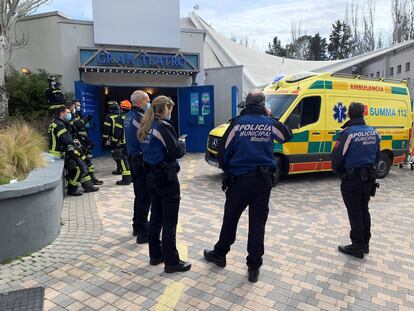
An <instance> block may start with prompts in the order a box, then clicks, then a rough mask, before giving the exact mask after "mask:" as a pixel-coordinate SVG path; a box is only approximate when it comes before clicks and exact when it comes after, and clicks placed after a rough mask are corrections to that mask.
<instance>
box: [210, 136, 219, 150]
mask: <svg viewBox="0 0 414 311" xmlns="http://www.w3.org/2000/svg"><path fill="white" fill-rule="evenodd" d="M211 147H213V148H217V147H218V139H217V138H212V139H211Z"/></svg>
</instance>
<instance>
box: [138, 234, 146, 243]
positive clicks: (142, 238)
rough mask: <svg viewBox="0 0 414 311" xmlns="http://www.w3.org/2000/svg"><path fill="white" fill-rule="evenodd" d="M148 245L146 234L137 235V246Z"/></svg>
mask: <svg viewBox="0 0 414 311" xmlns="http://www.w3.org/2000/svg"><path fill="white" fill-rule="evenodd" d="M146 243H148V234H142V233H137V244H146Z"/></svg>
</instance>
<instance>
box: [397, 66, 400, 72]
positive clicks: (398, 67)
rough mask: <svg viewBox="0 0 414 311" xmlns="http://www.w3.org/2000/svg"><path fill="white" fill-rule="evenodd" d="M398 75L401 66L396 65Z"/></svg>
mask: <svg viewBox="0 0 414 311" xmlns="http://www.w3.org/2000/svg"><path fill="white" fill-rule="evenodd" d="M398 73H401V65H398V66H397V74H398Z"/></svg>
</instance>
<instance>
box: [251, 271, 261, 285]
mask: <svg viewBox="0 0 414 311" xmlns="http://www.w3.org/2000/svg"><path fill="white" fill-rule="evenodd" d="M259 274H260V269H259V268H256V269H252V268H249V281H250V282H252V283H256V282H257V280H258V279H259Z"/></svg>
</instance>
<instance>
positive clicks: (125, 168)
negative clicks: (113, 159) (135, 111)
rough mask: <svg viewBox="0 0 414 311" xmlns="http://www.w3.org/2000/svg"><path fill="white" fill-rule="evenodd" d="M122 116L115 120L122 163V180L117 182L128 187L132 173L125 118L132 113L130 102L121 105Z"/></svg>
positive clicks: (126, 101)
mask: <svg viewBox="0 0 414 311" xmlns="http://www.w3.org/2000/svg"><path fill="white" fill-rule="evenodd" d="M119 106H120V108H121V111H122V112H121V114H120V115H118V116H117V118H116V119H115V126H114V138H115V139H116V140H117V145H116V149H115V152H116V154H118V157H119V160H120V162H121V171H122V180H119V181H117V182H116V184H117V185H120V186H128V185H130V184H131V171H130V168H129V163H128V151H127V146H126V139H125V133H124V120H125V116H126V115H127V113H128V112H129V111H131V108H132V105H131V102H130V101H129V100H123V101H122V102H121V103H120V105H119Z"/></svg>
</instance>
